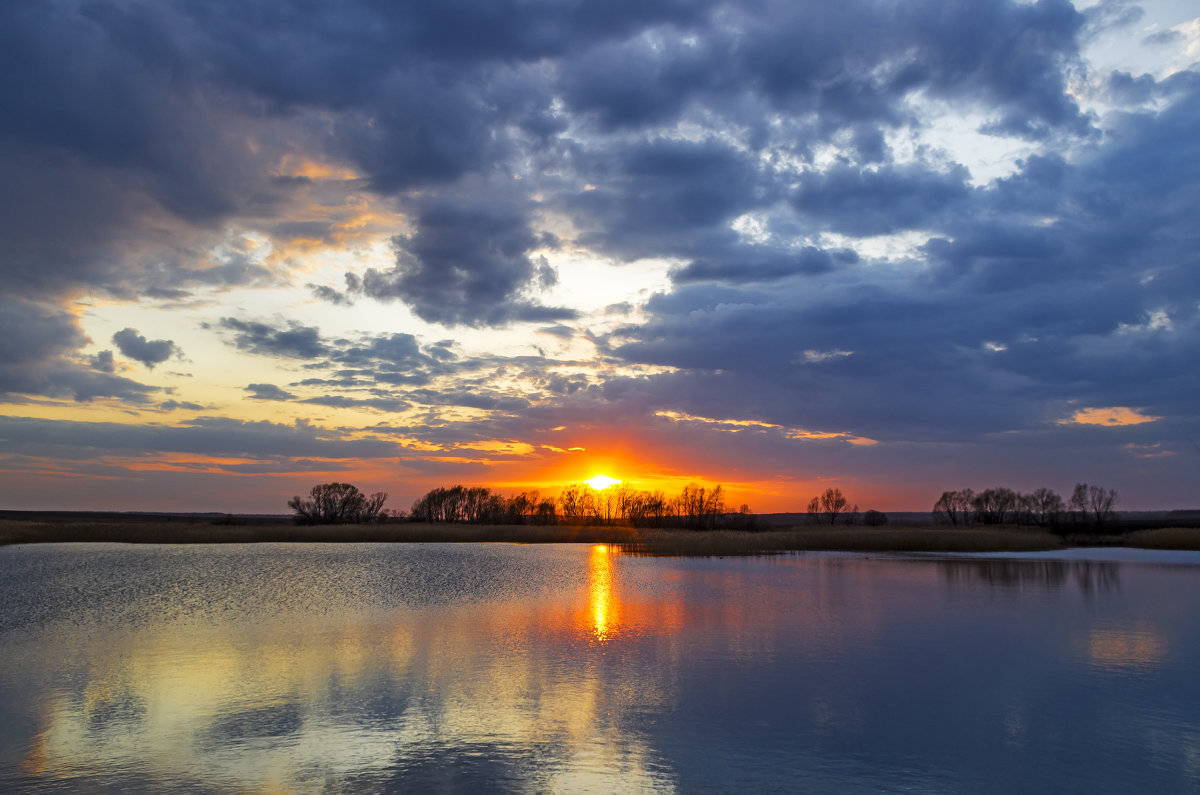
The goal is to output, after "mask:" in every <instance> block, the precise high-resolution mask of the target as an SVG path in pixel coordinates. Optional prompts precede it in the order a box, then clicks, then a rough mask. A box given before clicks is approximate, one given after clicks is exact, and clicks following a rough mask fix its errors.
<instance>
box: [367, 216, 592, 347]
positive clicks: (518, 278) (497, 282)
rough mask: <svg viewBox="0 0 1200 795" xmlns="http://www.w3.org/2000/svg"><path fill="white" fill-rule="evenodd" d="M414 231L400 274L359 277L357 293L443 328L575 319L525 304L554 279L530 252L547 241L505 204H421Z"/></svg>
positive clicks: (399, 252) (399, 250)
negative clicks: (396, 304) (398, 305)
mask: <svg viewBox="0 0 1200 795" xmlns="http://www.w3.org/2000/svg"><path fill="white" fill-rule="evenodd" d="M416 226H417V230H416V231H415V232H413V233H412V234H411V235H408V236H403V237H397V238H396V239H395V240H394V243H395V247H396V267H395V268H394V269H393V270H391V271H378V270H375V269H374V268H370V269H368V270H366V271H365V272H364V273H363V274H362V279H361V285H360V286H359V287H358V289H359V290H360V291H361V292H362V293H363V294H364V295H367V296H369V297H371V298H375V299H379V300H383V301H387V300H393V299H400V300H403V301H404V302H405V303H407V304H408V305H409V306H411V307H412V309H413V311H414V312H416V314H417V315H418V316H420V317H421V318H423V319H424V320H428V321H430V322H433V323H442V324H445V325H470V326H479V325H502V324H504V323H508V322H511V321H514V320H527V321H543V322H544V321H548V320H564V319H570V318H574V317H575V316H576V315H577V313H576V312H575V311H574V310H571V309H567V308H562V307H547V306H541V305H539V304H537V303H535V302H533V301H531V300H529V299H528V298H525V297H524V294H525V292H526V291H527V290H528V289H530V288H531V287H533V286H535V285H539V284H541V285H548V284H552V283H553V281H554V279H555V275H554V272H553V270H552V269H551V268H550V266H549V265H548V264H546V262H545V261H544V260H541V261H535V259H534V258H533V257H532V256H531V252H532V251H533V250H534V249H535V248H537V247H539V246H541V245H545V244H547V243H549V242H552V241H549V240H547V239H545V238H543V237H539V236H538V235H535V234H534V233H533V232H532V231H531V230H530V228H529V225H528V221H527V219H526V218H525V216H524V215H522V214H521V213H519V212H516V211H514V210H513V209H512V208H511V207H508V206H505V205H503V204H499V203H496V204H490V205H489V204H483V203H479V204H474V205H472V204H469V203H464V202H462V201H458V202H450V201H446V200H441V199H433V200H429V201H426V202H424V203H423V204H422V205H421V207H420V209H419V211H418V213H417V218H416Z"/></svg>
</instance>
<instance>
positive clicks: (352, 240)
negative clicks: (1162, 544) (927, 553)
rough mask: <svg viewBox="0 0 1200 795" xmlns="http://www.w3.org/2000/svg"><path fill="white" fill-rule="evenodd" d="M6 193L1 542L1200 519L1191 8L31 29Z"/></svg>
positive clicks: (800, 8)
mask: <svg viewBox="0 0 1200 795" xmlns="http://www.w3.org/2000/svg"><path fill="white" fill-rule="evenodd" d="M0 180H2V184H3V186H4V189H3V191H0V403H2V405H0V507H4V508H30V509H40V508H114V509H132V510H138V509H142V510H217V511H263V512H283V511H286V507H285V502H286V500H287V498H288V497H290V496H291V495H293V494H297V493H300V492H302V491H306V490H307V488H308V487H309V486H311V485H312V484H314V483H319V482H324V481H329V480H340V481H350V482H353V483H356V484H357V485H359V486H360V487H361V488H363V489H364V490H371V491H374V490H377V489H381V490H386V491H388V492H390V493H391V495H392V499H391V501H390V502H389V505H391V506H393V507H400V508H404V507H407V506H408V505H409V504H410V503H411V501H412V500H413V498H415V497H416V496H418V495H419V494H421V493H423V492H424V491H425V490H427V489H428V488H430V487H432V486H435V485H449V484H452V483H459V482H461V483H468V484H483V485H489V486H493V487H496V488H498V489H500V490H501V491H505V492H509V491H513V490H516V489H525V488H540V489H542V490H543V491H546V492H553V491H555V490H556V489H557V488H558V487H559V486H561V485H562V484H564V483H567V482H571V481H575V480H579V479H582V478H586V477H590V476H592V475H595V474H597V473H607V474H610V475H612V476H614V477H617V478H621V479H623V480H625V481H627V482H629V483H632V484H633V485H635V486H638V487H641V488H664V489H666V490H668V491H675V490H677V489H678V487H679V486H680V485H682V484H684V483H686V482H688V481H689V480H699V481H703V482H709V483H723V484H724V485H725V487H726V489H728V490H729V491H730V492H731V496H732V498H733V500H734V501H735V502H742V501H745V502H748V503H749V504H750V505H751V506H752V507H753V508H754V509H755V510H758V511H777V510H789V509H792V510H802V509H803V505H804V504H805V503H806V502H807V500H808V498H809V497H810V496H811V495H812V494H814V493H816V492H817V491H819V490H823V489H824V488H827V487H829V486H838V487H840V488H841V489H842V490H843V491H844V492H845V493H847V495H848V496H849V497H850V498H851V501H852V502H856V503H858V504H860V506H861V507H862V508H864V509H865V508H868V507H875V508H880V509H883V510H888V509H892V510H928V508H929V506H930V505H931V504H932V502H933V501H934V500H935V499H936V498H937V496H938V495H939V494H940V493H941V491H943V490H945V489H950V488H962V487H966V486H970V487H973V488H976V489H979V488H983V487H987V486H991V485H1007V486H1009V487H1012V488H1017V489H1021V490H1027V489H1032V488H1035V487H1037V486H1050V487H1051V488H1054V489H1056V490H1058V491H1060V492H1069V491H1070V490H1071V488H1072V486H1073V484H1074V483H1076V482H1079V481H1086V482H1089V483H1099V484H1101V485H1104V486H1108V487H1112V488H1115V489H1117V491H1118V492H1119V493H1120V495H1121V502H1120V507H1124V508H1179V507H1200V18H1197V16H1196V9H1195V6H1194V5H1193V3H1192V2H1190V0H1186V1H1185V0H1179V1H1176V0H1158V2H1145V3H1135V2H1123V1H1122V0H1102V1H1101V2H1099V3H1090V4H1088V3H1078V4H1076V5H1072V4H1071V3H1070V2H1067V1H1066V0H1040V1H1039V2H1035V3H1028V2H1013V1H1010V0H894V1H893V0H843V2H838V3H827V2H820V3H818V2H809V0H782V1H781V2H773V1H772V0H732V2H708V1H707V0H697V1H696V2H689V1H688V0H606V1H605V2H585V0H446V1H445V2H436V3H433V2H407V3H405V2H382V0H352V1H348V2H338V3H311V2H299V1H298V0H296V1H295V2H291V3H289V2H283V1H281V0H237V2H227V3H218V2H209V0H203V1H202V0H195V1H191V0H146V2H140V1H139V0H128V1H126V2H120V1H109V0H79V1H78V2H77V1H75V0H12V1H11V2H5V3H3V4H0Z"/></svg>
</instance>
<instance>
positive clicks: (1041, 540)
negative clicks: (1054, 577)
mask: <svg viewBox="0 0 1200 795" xmlns="http://www.w3.org/2000/svg"><path fill="white" fill-rule="evenodd" d="M87 541H91V542H98V541H106V542H119V543H132V544H230V543H270V542H301V543H303V542H330V541H334V542H336V541H356V542H383V543H416V542H431V541H440V542H451V543H456V542H457V543H464V542H479V541H491V542H507V543H523V544H547V543H586V544H613V545H616V546H618V547H620V548H621V549H622V550H624V551H627V552H631V553H641V554H650V555H760V554H771V553H776V552H789V551H805V550H810V551H815V550H838V551H856V552H1016V551H1035V550H1047V549H1060V548H1063V547H1068V546H1130V547H1145V548H1154V549H1200V528H1196V527H1175V528H1158V529H1153V530H1139V531H1136V532H1130V533H1124V534H1121V535H1102V536H1096V535H1078V536H1068V537H1067V538H1065V539H1063V538H1061V537H1059V536H1057V535H1054V534H1053V533H1049V532H1046V531H1045V530H1041V529H1035V528H1029V527H996V528H992V527H987V528H984V527H977V526H976V527H967V528H961V527H960V528H954V527H947V526H945V525H924V526H918V525H891V526H886V525H885V526H882V527H863V526H861V525H850V526H838V527H829V526H799V527H790V528H781V527H773V528H771V529H768V530H763V531H758V532H746V531H735V530H711V531H704V532H696V531H692V530H648V529H643V530H637V529H635V528H632V527H577V526H565V525H550V526H544V525H469V524H420V523H397V524H367V525H318V526H304V525H295V524H292V523H290V522H283V521H279V520H278V519H272V518H269V517H263V518H257V519H251V520H250V521H248V522H245V521H243V520H241V519H232V518H228V517H226V518H217V519H212V518H206V519H198V518H195V517H178V516H174V517H154V516H152V515H151V516H146V515H140V516H136V517H132V518H128V519H123V518H120V517H114V516H112V515H109V516H105V517H103V518H88V519H84V520H76V521H72V520H71V519H70V517H67V516H64V515H54V516H52V517H50V518H49V519H48V520H47V521H40V520H34V519H0V545H4V544H30V543H69V542H87Z"/></svg>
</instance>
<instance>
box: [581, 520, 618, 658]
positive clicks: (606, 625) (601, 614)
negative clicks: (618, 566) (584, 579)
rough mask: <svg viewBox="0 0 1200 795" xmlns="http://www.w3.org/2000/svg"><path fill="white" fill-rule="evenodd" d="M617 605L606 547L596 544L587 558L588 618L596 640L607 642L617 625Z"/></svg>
mask: <svg viewBox="0 0 1200 795" xmlns="http://www.w3.org/2000/svg"><path fill="white" fill-rule="evenodd" d="M617 608H618V603H617V599H616V597H615V596H614V594H613V562H612V553H611V552H610V551H609V549H608V547H606V546H605V545H603V544H598V545H596V546H594V547H592V552H591V555H589V556H588V616H589V617H590V619H591V622H590V629H591V632H592V634H593V635H595V636H596V640H599V641H605V640H608V638H609V636H610V635H611V634H612V632H613V630H614V629H615V628H616V626H617V623H618V618H619V617H618V609H617Z"/></svg>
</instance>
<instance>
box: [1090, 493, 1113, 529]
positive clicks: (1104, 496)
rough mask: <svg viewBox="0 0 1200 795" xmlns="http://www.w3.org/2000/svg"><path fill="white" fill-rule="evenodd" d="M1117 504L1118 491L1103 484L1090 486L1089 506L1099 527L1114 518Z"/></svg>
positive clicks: (1093, 520)
mask: <svg viewBox="0 0 1200 795" xmlns="http://www.w3.org/2000/svg"><path fill="white" fill-rule="evenodd" d="M1116 504H1117V492H1116V491H1115V490H1114V489H1106V488H1104V487H1102V486H1088V493H1087V507H1088V510H1089V512H1090V513H1091V517H1092V522H1093V523H1094V524H1095V525H1096V528H1097V529H1100V528H1102V527H1104V525H1105V524H1107V523H1108V521H1109V520H1111V519H1112V518H1113V514H1114V511H1113V506H1114V505H1116Z"/></svg>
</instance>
